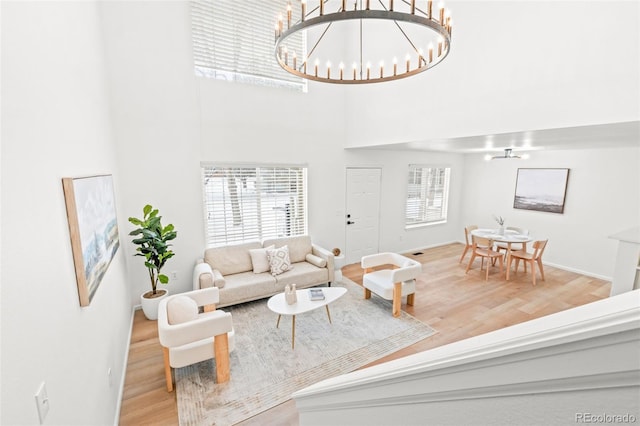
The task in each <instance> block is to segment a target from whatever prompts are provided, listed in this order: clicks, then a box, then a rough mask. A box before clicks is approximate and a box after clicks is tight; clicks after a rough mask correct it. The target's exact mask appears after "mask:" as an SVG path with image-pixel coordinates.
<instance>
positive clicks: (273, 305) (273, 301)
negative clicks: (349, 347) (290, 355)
mask: <svg viewBox="0 0 640 426" xmlns="http://www.w3.org/2000/svg"><path fill="white" fill-rule="evenodd" d="M313 288H314V289H315V288H319V289H321V290H322V292H323V293H324V299H322V300H310V299H309V290H310V289H309V288H304V289H301V290H296V296H297V297H298V301H297V302H296V303H294V304H292V305H289V304H288V303H287V301H286V300H285V298H284V293H278V294H276V295H275V296H271V298H270V299H269V301H268V302H267V306H268V307H269V309H270V310H271V311H272V312H275V313H276V314H278V322H277V323H276V328H279V327H280V318H281V317H282V315H291V317H292V319H291V349H294V347H295V343H296V315H298V314H303V313H305V312H309V311H313V310H314V309H318V308H321V307H323V306H324V307H325V308H326V310H327V317H328V318H329V323H331V313H330V312H329V304H330V303H332V302H334V301H336V300H338V299H339V298H341V297H342V296H344V295H345V294H346V293H347V289H346V288H344V287H313Z"/></svg>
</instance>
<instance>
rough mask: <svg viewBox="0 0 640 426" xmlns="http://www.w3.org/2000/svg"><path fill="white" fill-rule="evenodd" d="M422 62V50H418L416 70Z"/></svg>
mask: <svg viewBox="0 0 640 426" xmlns="http://www.w3.org/2000/svg"><path fill="white" fill-rule="evenodd" d="M423 62H424V51H423V50H422V49H420V50H418V68H420V67H421V66H422V63H423Z"/></svg>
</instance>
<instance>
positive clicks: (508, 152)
mask: <svg viewBox="0 0 640 426" xmlns="http://www.w3.org/2000/svg"><path fill="white" fill-rule="evenodd" d="M487 157H488V158H487V159H489V160H499V159H503V158H522V157H521V156H519V155H515V154H514V153H513V150H512V149H511V148H505V150H504V155H495V156H493V157H489V156H487Z"/></svg>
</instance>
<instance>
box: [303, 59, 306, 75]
mask: <svg viewBox="0 0 640 426" xmlns="http://www.w3.org/2000/svg"><path fill="white" fill-rule="evenodd" d="M302 72H303V73H305V74H306V73H307V61H304V62H303V63H302Z"/></svg>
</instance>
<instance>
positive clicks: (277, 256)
mask: <svg viewBox="0 0 640 426" xmlns="http://www.w3.org/2000/svg"><path fill="white" fill-rule="evenodd" d="M267 256H268V257H269V267H270V268H271V275H279V274H281V273H283V272H286V271H288V270H289V269H291V260H290V258H289V247H287V246H283V247H280V248H274V249H268V250H267Z"/></svg>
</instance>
